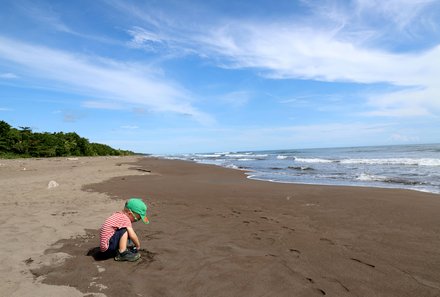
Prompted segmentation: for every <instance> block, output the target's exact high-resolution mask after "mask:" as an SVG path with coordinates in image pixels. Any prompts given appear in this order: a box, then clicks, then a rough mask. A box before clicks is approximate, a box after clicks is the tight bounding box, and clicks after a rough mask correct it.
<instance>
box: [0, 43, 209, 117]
mask: <svg viewBox="0 0 440 297" xmlns="http://www.w3.org/2000/svg"><path fill="white" fill-rule="evenodd" d="M0 59H2V60H6V61H7V62H8V63H12V64H14V65H15V66H17V67H19V68H20V70H21V72H22V73H26V75H27V76H29V77H33V78H36V79H38V80H40V83H45V84H46V85H48V82H50V84H51V85H52V84H53V83H54V82H55V83H56V84H55V85H62V86H63V87H67V88H69V89H70V90H71V91H72V92H77V93H84V94H87V95H92V96H93V97H95V98H102V99H103V100H104V101H105V102H108V101H112V102H121V103H124V104H126V105H127V104H128V105H131V106H136V107H138V106H146V107H148V108H149V110H151V111H155V112H173V113H179V114H184V115H189V116H191V117H193V118H194V119H196V120H197V121H199V122H202V123H210V122H212V121H213V119H212V118H211V117H210V116H209V115H207V114H205V113H203V112H201V111H199V110H197V109H196V108H194V107H193V106H192V105H191V97H190V94H188V92H187V91H186V90H185V89H183V88H182V87H180V86H179V85H177V84H176V83H174V82H172V81H168V80H166V79H164V78H160V77H159V78H158V77H156V76H157V73H155V72H154V71H152V70H149V69H148V68H147V67H145V66H144V67H142V66H143V65H134V64H127V63H120V62H117V61H114V60H109V59H102V58H99V57H92V56H80V55H75V54H71V53H68V52H63V51H59V50H53V49H49V48H46V47H42V46H36V45H32V44H27V43H23V42H19V41H15V40H12V39H9V38H4V37H0ZM87 104H89V105H90V104H91V103H90V102H89V103H86V105H87ZM96 106H97V105H96V103H95V107H96Z"/></svg>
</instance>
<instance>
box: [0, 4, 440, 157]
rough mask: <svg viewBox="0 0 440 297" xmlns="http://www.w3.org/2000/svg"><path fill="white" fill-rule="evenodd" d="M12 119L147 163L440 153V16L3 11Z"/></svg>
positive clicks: (1, 103)
mask: <svg viewBox="0 0 440 297" xmlns="http://www.w3.org/2000/svg"><path fill="white" fill-rule="evenodd" d="M0 2H1V7H2V9H1V11H0V24H1V26H0V119H1V120H4V121H6V122H8V123H9V124H11V125H13V126H14V127H18V126H29V127H31V128H32V129H33V131H35V132H58V131H64V132H71V131H74V132H77V133H78V134H80V135H81V136H84V137H86V138H88V139H89V140H90V141H93V142H101V143H106V144H109V145H111V146H113V147H115V148H122V149H130V150H134V151H137V152H143V153H184V152H218V151H240V150H264V149H289V148H292V149H293V148H310V147H338V146H363V145H381V144H408V143H438V142H440V133H439V132H440V128H439V127H440V117H439V116H440V1H438V0H388V1H382V0H356V1H325V0H323V1H308V0H299V1H284V0H278V1H269V0H267V1H263V0H258V1H219V0H217V1H201V0H200V1H177V0H176V1H168V0H163V1H134V0H133V1H113V0H102V1H101V0H96V1H31V0H29V1H22V0H14V1H7V0H1V1H0Z"/></svg>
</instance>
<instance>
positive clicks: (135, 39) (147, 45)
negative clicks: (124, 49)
mask: <svg viewBox="0 0 440 297" xmlns="http://www.w3.org/2000/svg"><path fill="white" fill-rule="evenodd" d="M127 32H128V33H129V34H130V35H131V36H132V40H131V41H130V42H129V43H128V45H129V46H131V47H134V48H144V49H147V50H152V51H154V50H155V49H156V47H157V46H158V45H160V44H161V43H163V42H164V38H162V37H161V36H159V35H158V34H156V33H154V32H150V31H147V30H145V29H143V28H141V27H133V28H132V29H131V30H128V31H127Z"/></svg>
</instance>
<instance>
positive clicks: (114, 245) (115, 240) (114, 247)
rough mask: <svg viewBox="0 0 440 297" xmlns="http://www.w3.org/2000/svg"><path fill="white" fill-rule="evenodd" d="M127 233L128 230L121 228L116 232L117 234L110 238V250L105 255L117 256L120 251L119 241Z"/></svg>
mask: <svg viewBox="0 0 440 297" xmlns="http://www.w3.org/2000/svg"><path fill="white" fill-rule="evenodd" d="M125 232H127V228H121V229H118V230H116V231H115V234H113V236H112V237H111V238H110V240H109V242H108V249H107V250H106V251H105V252H104V254H105V255H106V256H108V257H114V256H116V254H117V252H118V250H119V241H120V240H121V237H122V236H123V235H124V234H125Z"/></svg>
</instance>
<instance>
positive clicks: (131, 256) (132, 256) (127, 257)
mask: <svg viewBox="0 0 440 297" xmlns="http://www.w3.org/2000/svg"><path fill="white" fill-rule="evenodd" d="M140 257H141V255H140V254H139V253H132V252H131V251H129V250H128V249H127V250H125V251H123V252H122V253H120V252H119V251H118V254H117V255H116V257H115V261H129V262H134V261H136V260H138V259H139V258H140Z"/></svg>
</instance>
